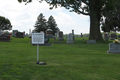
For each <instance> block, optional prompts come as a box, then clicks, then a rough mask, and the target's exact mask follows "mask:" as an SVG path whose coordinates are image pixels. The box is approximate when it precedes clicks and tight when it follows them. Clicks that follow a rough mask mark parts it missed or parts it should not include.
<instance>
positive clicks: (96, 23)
mask: <svg viewBox="0 0 120 80" xmlns="http://www.w3.org/2000/svg"><path fill="white" fill-rule="evenodd" d="M100 11H101V10H99V8H97V7H96V1H95V0H90V36H89V40H96V41H103V38H102V34H101V32H100V18H101V16H100Z"/></svg>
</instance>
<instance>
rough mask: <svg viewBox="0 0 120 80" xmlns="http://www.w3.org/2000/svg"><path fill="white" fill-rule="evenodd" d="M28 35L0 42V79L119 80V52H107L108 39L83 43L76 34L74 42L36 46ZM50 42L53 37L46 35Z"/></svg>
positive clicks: (84, 41)
mask: <svg viewBox="0 0 120 80" xmlns="http://www.w3.org/2000/svg"><path fill="white" fill-rule="evenodd" d="M29 42H30V39H29V38H24V39H23V38H14V37H12V40H11V42H0V80H120V55H119V54H108V53H107V50H108V49H109V43H111V42H112V41H108V42H105V41H104V42H97V43H96V44H87V38H85V40H83V39H82V38H76V40H75V41H74V44H66V39H65V41H63V44H52V46H40V47H39V60H40V61H41V62H45V63H47V65H38V64H36V62H37V46H32V44H31V43H29ZM50 43H53V40H52V39H50Z"/></svg>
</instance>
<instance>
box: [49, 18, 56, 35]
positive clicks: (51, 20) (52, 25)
mask: <svg viewBox="0 0 120 80" xmlns="http://www.w3.org/2000/svg"><path fill="white" fill-rule="evenodd" d="M47 26H48V29H52V30H53V35H55V33H56V31H57V30H58V27H57V24H56V21H55V19H54V17H53V16H50V17H49V19H48V22H47Z"/></svg>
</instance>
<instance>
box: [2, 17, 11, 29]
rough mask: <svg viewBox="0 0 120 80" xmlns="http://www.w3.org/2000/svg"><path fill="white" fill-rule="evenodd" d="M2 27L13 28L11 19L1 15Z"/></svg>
mask: <svg viewBox="0 0 120 80" xmlns="http://www.w3.org/2000/svg"><path fill="white" fill-rule="evenodd" d="M0 29H1V30H11V29H12V25H11V22H10V20H9V19H7V18H5V17H3V16H0Z"/></svg>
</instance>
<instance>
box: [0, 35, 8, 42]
mask: <svg viewBox="0 0 120 80" xmlns="http://www.w3.org/2000/svg"><path fill="white" fill-rule="evenodd" d="M0 42H10V35H9V36H4V35H2V36H0Z"/></svg>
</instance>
